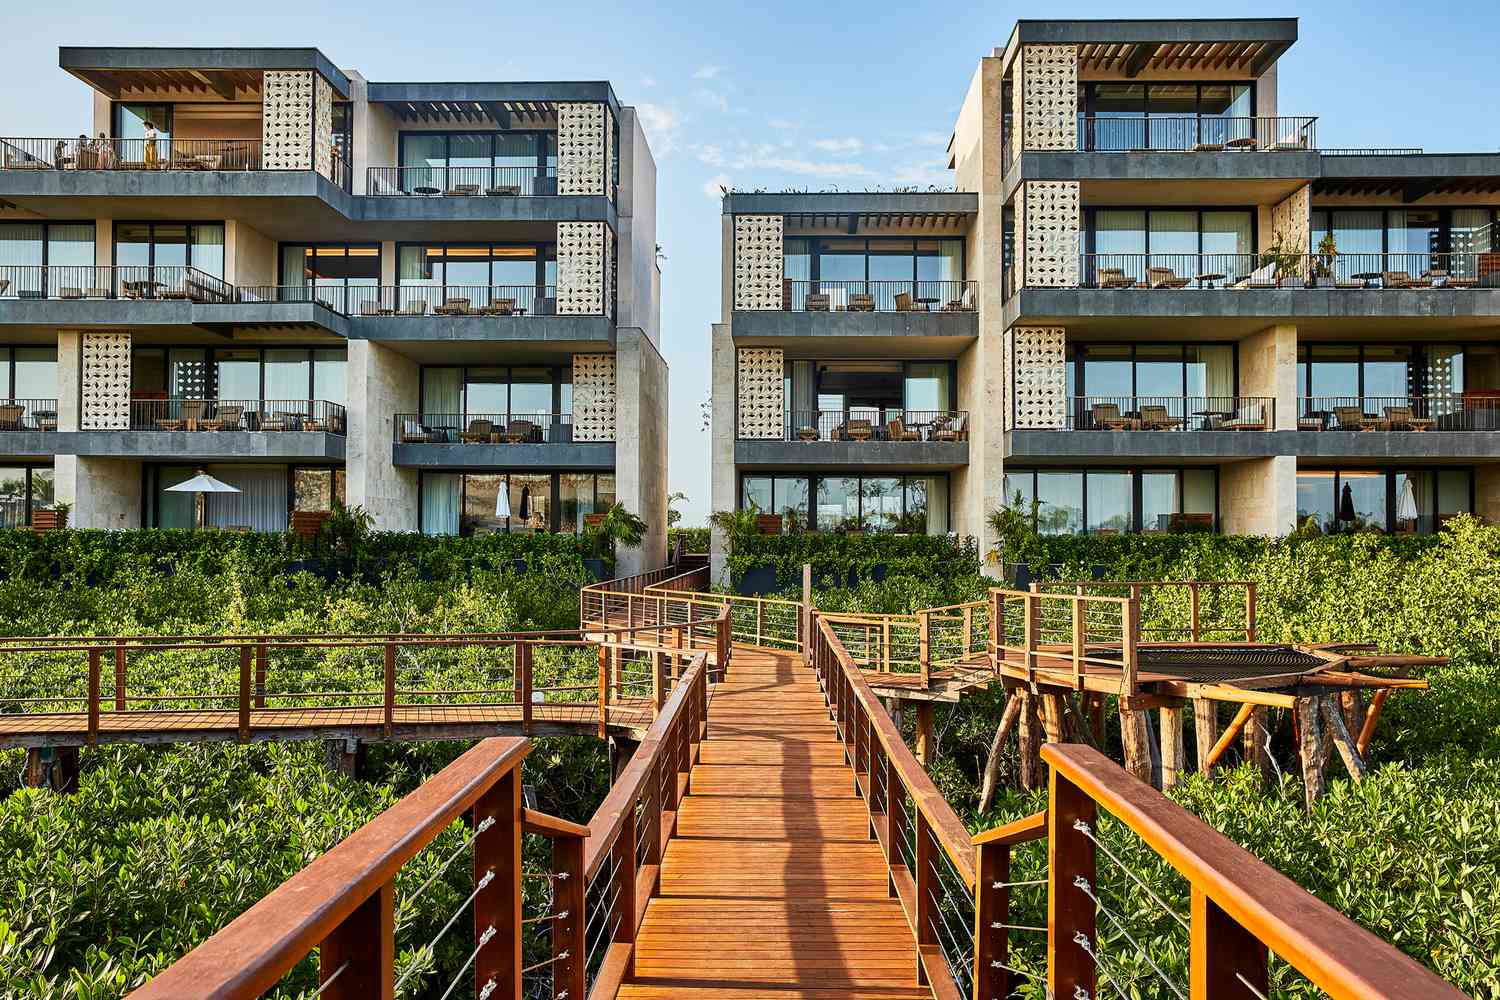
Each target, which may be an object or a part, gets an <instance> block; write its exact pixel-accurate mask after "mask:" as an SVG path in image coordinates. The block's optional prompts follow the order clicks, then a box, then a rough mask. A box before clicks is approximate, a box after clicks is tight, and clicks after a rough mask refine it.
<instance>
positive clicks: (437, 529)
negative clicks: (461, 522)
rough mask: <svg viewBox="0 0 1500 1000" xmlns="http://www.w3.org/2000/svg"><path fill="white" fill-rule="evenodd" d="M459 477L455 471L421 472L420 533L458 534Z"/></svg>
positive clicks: (460, 491) (460, 494) (460, 489)
mask: <svg viewBox="0 0 1500 1000" xmlns="http://www.w3.org/2000/svg"><path fill="white" fill-rule="evenodd" d="M461 479H462V477H461V476H459V475H458V474H457V473H455V472H424V473H422V534H424V535H456V534H458V507H459V502H460V500H461V499H462V496H463V491H462V488H461Z"/></svg>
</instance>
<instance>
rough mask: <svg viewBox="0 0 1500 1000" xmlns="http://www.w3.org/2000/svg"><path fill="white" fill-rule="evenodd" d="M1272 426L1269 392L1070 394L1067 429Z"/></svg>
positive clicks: (1258, 428)
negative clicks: (1128, 394)
mask: <svg viewBox="0 0 1500 1000" xmlns="http://www.w3.org/2000/svg"><path fill="white" fill-rule="evenodd" d="M1275 426H1276V400H1275V399H1272V398H1271V397H1269V396H1074V397H1073V398H1072V399H1070V400H1069V401H1068V412H1067V415H1066V423H1065V426H1064V429H1065V430H1070V431H1150V432H1169V431H1181V432H1196V433H1201V432H1204V431H1268V430H1272V429H1274V428H1275Z"/></svg>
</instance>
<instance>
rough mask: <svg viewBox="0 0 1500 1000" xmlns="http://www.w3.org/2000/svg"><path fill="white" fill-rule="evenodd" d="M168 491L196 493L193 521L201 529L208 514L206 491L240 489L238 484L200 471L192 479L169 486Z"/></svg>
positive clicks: (234, 490) (231, 491) (218, 491)
mask: <svg viewBox="0 0 1500 1000" xmlns="http://www.w3.org/2000/svg"><path fill="white" fill-rule="evenodd" d="M167 492H168V493H192V494H194V497H193V521H194V525H195V526H196V527H197V528H200V529H201V528H202V527H203V525H204V516H205V514H206V505H205V504H204V502H203V495H204V494H205V493H238V492H240V489H239V487H238V486H230V485H229V484H228V483H226V482H222V481H220V480H218V479H215V478H214V477H213V476H210V475H209V474H208V473H206V472H200V473H198V474H197V475H196V476H194V477H193V478H192V479H186V480H183V481H182V482H180V483H178V484H177V485H176V486H168V487H167Z"/></svg>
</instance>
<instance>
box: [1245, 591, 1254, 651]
mask: <svg viewBox="0 0 1500 1000" xmlns="http://www.w3.org/2000/svg"><path fill="white" fill-rule="evenodd" d="M1255 635H1256V625H1255V584H1254V583H1253V582H1252V583H1249V584H1246V585H1245V641H1246V642H1254V641H1255Z"/></svg>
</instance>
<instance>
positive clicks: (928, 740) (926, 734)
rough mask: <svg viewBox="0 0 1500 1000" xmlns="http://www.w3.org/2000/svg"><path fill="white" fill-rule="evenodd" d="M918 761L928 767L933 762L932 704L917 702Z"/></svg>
mask: <svg viewBox="0 0 1500 1000" xmlns="http://www.w3.org/2000/svg"><path fill="white" fill-rule="evenodd" d="M917 761H918V762H919V763H920V764H921V765H922V766H923V767H926V766H927V765H928V764H930V763H931V762H932V702H930V701H919V702H917Z"/></svg>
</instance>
